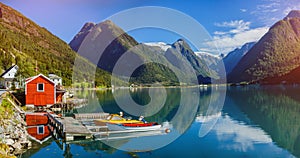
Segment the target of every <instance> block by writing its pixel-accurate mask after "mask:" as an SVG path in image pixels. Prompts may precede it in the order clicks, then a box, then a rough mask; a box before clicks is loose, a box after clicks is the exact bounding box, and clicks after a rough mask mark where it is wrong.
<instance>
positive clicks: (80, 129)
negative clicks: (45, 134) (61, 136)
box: [60, 117, 93, 141]
mask: <svg viewBox="0 0 300 158" xmlns="http://www.w3.org/2000/svg"><path fill="white" fill-rule="evenodd" d="M60 121H61V123H62V124H63V125H64V133H65V139H66V141H70V140H74V139H75V137H84V139H90V138H92V137H93V135H92V133H91V132H90V131H89V130H88V129H87V128H86V127H85V126H83V125H82V124H81V123H80V122H79V121H78V120H76V119H74V118H73V117H64V118H62V119H60Z"/></svg>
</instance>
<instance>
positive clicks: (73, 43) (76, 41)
mask: <svg viewBox="0 0 300 158" xmlns="http://www.w3.org/2000/svg"><path fill="white" fill-rule="evenodd" d="M95 26H96V24H95V23H91V22H88V23H86V24H85V25H84V26H83V27H82V29H81V30H80V31H79V33H78V34H77V35H76V36H75V37H74V38H73V39H72V41H71V42H70V43H69V45H70V47H71V48H72V49H73V50H74V51H76V52H77V51H78V49H79V46H80V45H81V43H82V41H83V40H84V38H85V36H86V35H88V33H90V31H91V29H92V28H93V27H95Z"/></svg>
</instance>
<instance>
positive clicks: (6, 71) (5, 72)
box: [0, 65, 19, 77]
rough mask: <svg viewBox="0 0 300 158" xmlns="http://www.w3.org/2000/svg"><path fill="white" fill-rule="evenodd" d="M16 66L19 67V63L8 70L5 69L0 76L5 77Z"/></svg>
mask: <svg viewBox="0 0 300 158" xmlns="http://www.w3.org/2000/svg"><path fill="white" fill-rule="evenodd" d="M14 67H16V68H17V69H18V68H19V67H18V65H13V66H11V67H10V68H8V69H7V70H5V71H4V72H3V73H2V74H1V75H0V77H3V76H4V75H5V74H7V73H8V72H9V71H10V70H11V69H13V68H14Z"/></svg>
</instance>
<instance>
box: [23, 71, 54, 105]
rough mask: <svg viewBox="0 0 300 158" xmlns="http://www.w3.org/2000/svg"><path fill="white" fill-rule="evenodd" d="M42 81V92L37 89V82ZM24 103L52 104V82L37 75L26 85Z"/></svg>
mask: <svg viewBox="0 0 300 158" xmlns="http://www.w3.org/2000/svg"><path fill="white" fill-rule="evenodd" d="M38 83H44V92H38V91H37V84H38ZM26 86H27V87H26V88H27V91H26V104H33V105H41V106H45V105H46V104H54V97H55V96H54V83H52V82H50V81H49V80H47V79H46V78H44V77H42V76H39V77H37V78H36V79H34V80H32V81H31V82H29V83H27V85H26Z"/></svg>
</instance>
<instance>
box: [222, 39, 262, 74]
mask: <svg viewBox="0 0 300 158" xmlns="http://www.w3.org/2000/svg"><path fill="white" fill-rule="evenodd" d="M255 43H256V42H250V43H246V44H244V45H243V46H242V47H241V48H236V49H235V50H233V51H231V52H229V53H228V54H227V55H226V56H225V57H224V58H223V62H224V65H225V69H226V73H227V74H229V73H230V72H231V71H232V69H233V68H234V67H235V66H236V65H237V64H238V62H239V61H240V60H241V59H242V57H243V56H244V55H245V54H246V53H247V52H248V51H249V50H250V49H251V48H252V47H253V46H254V44H255Z"/></svg>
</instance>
